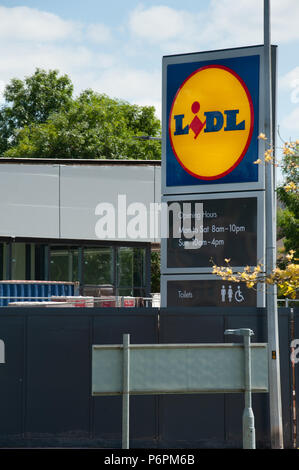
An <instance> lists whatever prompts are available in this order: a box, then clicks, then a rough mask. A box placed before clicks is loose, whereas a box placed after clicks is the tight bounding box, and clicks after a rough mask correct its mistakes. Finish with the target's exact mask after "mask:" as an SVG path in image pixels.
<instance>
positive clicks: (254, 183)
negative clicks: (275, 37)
mask: <svg viewBox="0 0 299 470" xmlns="http://www.w3.org/2000/svg"><path fill="white" fill-rule="evenodd" d="M262 69H263V47H262V46H254V47H249V48H239V49H228V50H223V51H214V52H204V53H195V54H184V55H180V56H166V57H164V58H163V117H162V125H163V148H162V179H163V181H162V191H163V193H164V194H171V193H177V194H180V193H186V192H205V191H209V192H211V191H215V190H216V191H217V190H225V189H226V190H228V191H230V190H240V189H263V184H264V168H261V166H260V165H257V164H254V162H255V161H256V160H257V158H258V157H259V156H260V155H259V153H260V152H261V148H259V146H260V145H261V144H260V142H259V140H258V135H259V133H260V132H262V131H264V128H263V127H264V118H263V100H262V87H263V74H262ZM262 145H264V143H263V144H262ZM244 185H245V187H243V186H244Z"/></svg>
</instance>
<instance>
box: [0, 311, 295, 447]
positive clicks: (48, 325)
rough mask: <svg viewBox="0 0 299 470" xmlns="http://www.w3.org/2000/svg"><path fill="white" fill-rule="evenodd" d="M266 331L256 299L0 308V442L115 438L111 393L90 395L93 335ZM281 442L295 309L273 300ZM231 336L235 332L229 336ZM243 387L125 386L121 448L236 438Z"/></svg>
mask: <svg viewBox="0 0 299 470" xmlns="http://www.w3.org/2000/svg"><path fill="white" fill-rule="evenodd" d="M244 327H246V328H251V329H252V330H253V331H254V333H255V335H254V337H253V340H254V342H266V341H267V322H266V311H265V309H256V308H249V307H248V308H246V307H243V308H240V309H239V308H237V307H236V308H234V309H229V308H216V307H215V308H214V307H209V308H189V309H170V308H167V309H155V308H136V307H135V308H109V309H107V308H97V307H95V308H92V309H91V308H80V307H79V308H76V309H74V308H64V309H60V308H59V309H58V308H51V309H45V308H39V307H35V308H32V307H24V308H14V307H3V308H1V309H0V339H1V340H3V342H4V344H5V359H6V362H5V364H0V383H1V387H0V416H1V420H0V447H13V448H15V447H80V448H82V447H93V448H94V447H102V448H108V447H109V448H120V447H121V397H114V396H107V397H92V395H91V351H92V345H94V344H120V343H121V342H122V335H123V334H124V333H128V334H130V337H131V342H132V343H133V344H155V343H192V342H193V343H207V342H208V343H217V342H219V343H223V342H231V339H229V340H228V338H227V337H226V336H224V331H225V330H226V329H234V328H244ZM279 332H280V355H281V382H282V402H283V403H282V404H283V429H284V445H285V447H287V448H292V447H294V446H298V442H297V441H296V424H297V420H298V412H297V406H296V403H297V396H298V384H299V377H298V367H299V366H298V365H296V364H295V363H291V361H290V353H291V350H292V349H291V345H292V344H294V343H292V341H294V339H296V338H299V311H298V310H295V309H293V310H291V309H286V308H283V309H279ZM234 341H235V342H238V338H237V337H236V338H235V339H234ZM243 400H244V397H243V394H237V393H235V394H234V393H232V394H225V395H224V394H219V395H218V394H217V395H213V394H205V393H204V394H200V395H196V394H194V395H167V396H166V395H158V396H133V397H132V399H131V406H130V409H131V423H132V432H131V442H130V447H131V448H142V447H143V448H144V447H145V448H228V447H231V448H241V447H242V411H243V408H244V401H243ZM253 410H254V414H255V421H256V441H257V447H258V448H267V447H269V446H270V437H269V412H268V394H259V393H257V394H255V395H254V397H253Z"/></svg>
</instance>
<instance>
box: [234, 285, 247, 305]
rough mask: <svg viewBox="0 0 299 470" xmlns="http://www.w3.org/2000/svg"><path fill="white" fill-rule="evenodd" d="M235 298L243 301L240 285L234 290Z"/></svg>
mask: <svg viewBox="0 0 299 470" xmlns="http://www.w3.org/2000/svg"><path fill="white" fill-rule="evenodd" d="M235 299H236V301H237V302H243V301H244V300H245V299H244V297H243V294H242V292H241V287H240V286H238V288H237V290H236V292H235Z"/></svg>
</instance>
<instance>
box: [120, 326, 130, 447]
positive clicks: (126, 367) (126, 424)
mask: <svg viewBox="0 0 299 470" xmlns="http://www.w3.org/2000/svg"><path fill="white" fill-rule="evenodd" d="M122 399H123V402H122V448H123V449H129V439H130V335H128V334H124V335H123V394H122Z"/></svg>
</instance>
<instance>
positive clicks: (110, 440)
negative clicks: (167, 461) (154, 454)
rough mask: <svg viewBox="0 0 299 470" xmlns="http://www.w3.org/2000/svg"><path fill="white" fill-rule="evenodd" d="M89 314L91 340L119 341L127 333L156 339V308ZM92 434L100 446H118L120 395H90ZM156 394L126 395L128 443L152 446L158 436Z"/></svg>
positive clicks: (135, 338)
mask: <svg viewBox="0 0 299 470" xmlns="http://www.w3.org/2000/svg"><path fill="white" fill-rule="evenodd" d="M102 310H104V311H105V313H102V314H101V315H98V316H95V317H93V338H92V344H121V343H122V342H123V337H122V335H123V334H124V333H129V334H130V342H131V343H135V344H153V343H158V321H157V318H158V310H157V309H136V308H132V309H129V308H124V309H111V308H106V309H102ZM93 407H94V412H93V416H94V422H93V436H94V438H95V439H96V440H97V442H98V444H99V445H100V446H101V447H114V448H118V447H121V421H122V398H121V397H94V398H93ZM157 413H158V397H155V396H131V397H130V442H131V444H130V445H131V446H132V447H155V445H156V442H157V439H158V424H157Z"/></svg>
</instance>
